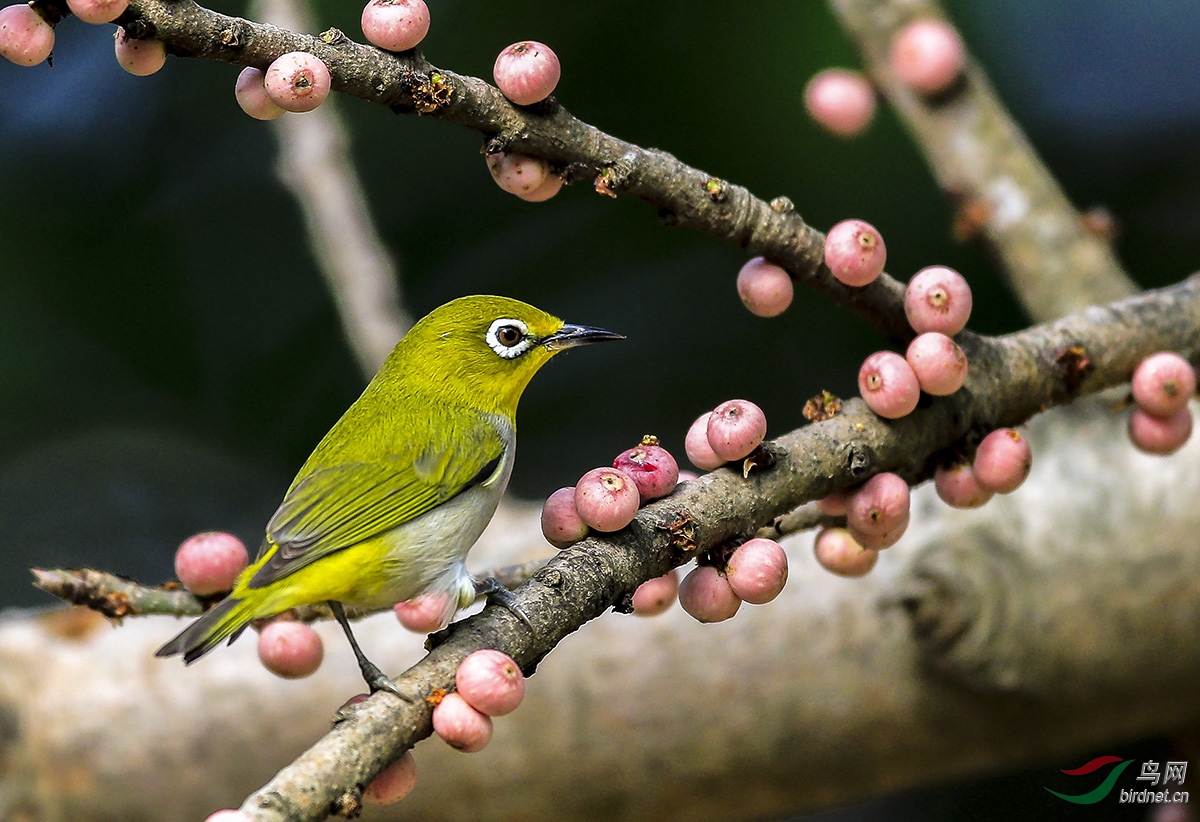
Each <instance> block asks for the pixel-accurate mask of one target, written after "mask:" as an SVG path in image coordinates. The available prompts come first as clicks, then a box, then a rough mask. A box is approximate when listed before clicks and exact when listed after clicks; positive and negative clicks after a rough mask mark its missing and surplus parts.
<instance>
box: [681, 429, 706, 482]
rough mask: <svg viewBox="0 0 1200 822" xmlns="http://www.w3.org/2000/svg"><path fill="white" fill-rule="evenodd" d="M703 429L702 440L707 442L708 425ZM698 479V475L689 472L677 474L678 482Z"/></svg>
mask: <svg viewBox="0 0 1200 822" xmlns="http://www.w3.org/2000/svg"><path fill="white" fill-rule="evenodd" d="M704 427H705V434H704V439H705V441H706V442H707V441H708V425H707V424H706V425H705V426H704ZM698 479H700V475H699V474H694V473H692V472H691V471H680V472H679V481H680V482H691V481H692V480H698ZM677 487H678V486H677Z"/></svg>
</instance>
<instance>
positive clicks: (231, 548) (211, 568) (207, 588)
mask: <svg viewBox="0 0 1200 822" xmlns="http://www.w3.org/2000/svg"><path fill="white" fill-rule="evenodd" d="M249 564H250V555H249V554H248V553H246V546H245V545H243V544H242V541H241V540H240V539H238V538H237V537H235V536H234V535H233V534H226V533H224V532H223V531H206V532H204V533H202V534H196V535H195V536H191V537H188V538H187V539H186V540H184V541H183V544H182V545H180V546H179V548H178V549H177V550H176V551H175V576H177V577H179V581H180V582H182V583H183V586H184V587H185V588H187V589H188V590H189V591H191V592H192V593H193V594H198V595H199V596H202V597H206V596H211V595H213V594H219V593H224V592H225V591H232V590H233V584H234V583H235V582H236V581H237V578H238V574H240V573H241V572H242V571H243V570H245V568H246V566H247V565H249Z"/></svg>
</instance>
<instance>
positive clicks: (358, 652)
mask: <svg viewBox="0 0 1200 822" xmlns="http://www.w3.org/2000/svg"><path fill="white" fill-rule="evenodd" d="M328 603H329V610H331V611H333V616H334V618H335V619H336V620H337V621H338V624H339V625H341V626H342V630H343V631H345V632H346V639H348V640H350V648H351V649H352V650H353V651H354V658H355V659H357V660H358V667H359V669H360V670H361V671H362V676H363V679H364V680H365V681H366V683H367V687H368V688H370V689H371V693H375V692H376V691H387V692H388V693H392V694H395V695H396V696H398V697H400V698H401V699H403V700H405V701H406V702H411V701H412V700H411V699H410V698H409V697H407V696H405V695H404V694H403V693H401V692H400V689H399V688H397V687H396V683H394V682H392V680H391V679H390V678H389V677H387V676H386V675H384V673H383V671H381V670H379V668H378V667H377V666H376V665H375V663H373V662H371V660H369V659H367V657H366V654H364V653H363V652H362V648H359V647H358V642H357V641H356V640H355V639H354V634H353V633H351V631H350V622H349V620H347V619H346V612H345V611H344V610H343V609H342V603H340V602H336V601H334V600H332V599H331V600H328Z"/></svg>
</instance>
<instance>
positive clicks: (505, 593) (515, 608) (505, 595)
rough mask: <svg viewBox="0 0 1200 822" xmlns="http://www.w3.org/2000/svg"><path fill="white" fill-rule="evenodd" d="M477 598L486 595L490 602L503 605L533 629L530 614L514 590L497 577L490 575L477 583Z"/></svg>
mask: <svg viewBox="0 0 1200 822" xmlns="http://www.w3.org/2000/svg"><path fill="white" fill-rule="evenodd" d="M475 596H476V598H478V597H482V596H486V597H487V598H488V602H491V603H494V604H496V605H499V606H501V607H503V608H504V609H505V610H507V611H508V612H509V613H511V614H512V615H513V616H515V617H516V618H517V619H519V620H521V622H524V623H525V626H526V627H527V628H529V629H530V630H532V629H533V623H531V622H530V621H529V616H528V615H527V614H526V613H525V609H524V608H522V607H521V606H520V604H519V603H518V602H517V598H516V597H515V596H513V593H512V591H510V590H508V589H507V588H505V587H504V586H503V585H501V584H500V581H499V580H498V579H496V578H495V577H488V578H487V579H485V580H482V581H480V582H476V583H475Z"/></svg>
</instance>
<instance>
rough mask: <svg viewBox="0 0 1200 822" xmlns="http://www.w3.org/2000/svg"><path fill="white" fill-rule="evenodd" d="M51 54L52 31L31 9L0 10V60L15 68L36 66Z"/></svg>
mask: <svg viewBox="0 0 1200 822" xmlns="http://www.w3.org/2000/svg"><path fill="white" fill-rule="evenodd" d="M53 50H54V28H53V27H52V26H51V25H50V24H49V23H47V22H46V21H45V19H43V17H42V15H40V14H38V13H37V12H36V11H35V10H34V9H33V7H32V6H30V5H28V4H25V3H22V4H20V5H17V6H5V7H4V8H2V9H0V57H3V58H4V59H5V60H8V61H9V62H10V63H16V64H17V65H18V66H36V65H37V64H38V63H41V62H43V61H44V60H45V59H46V58H47V57H49V56H50V52H51V51H53Z"/></svg>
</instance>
